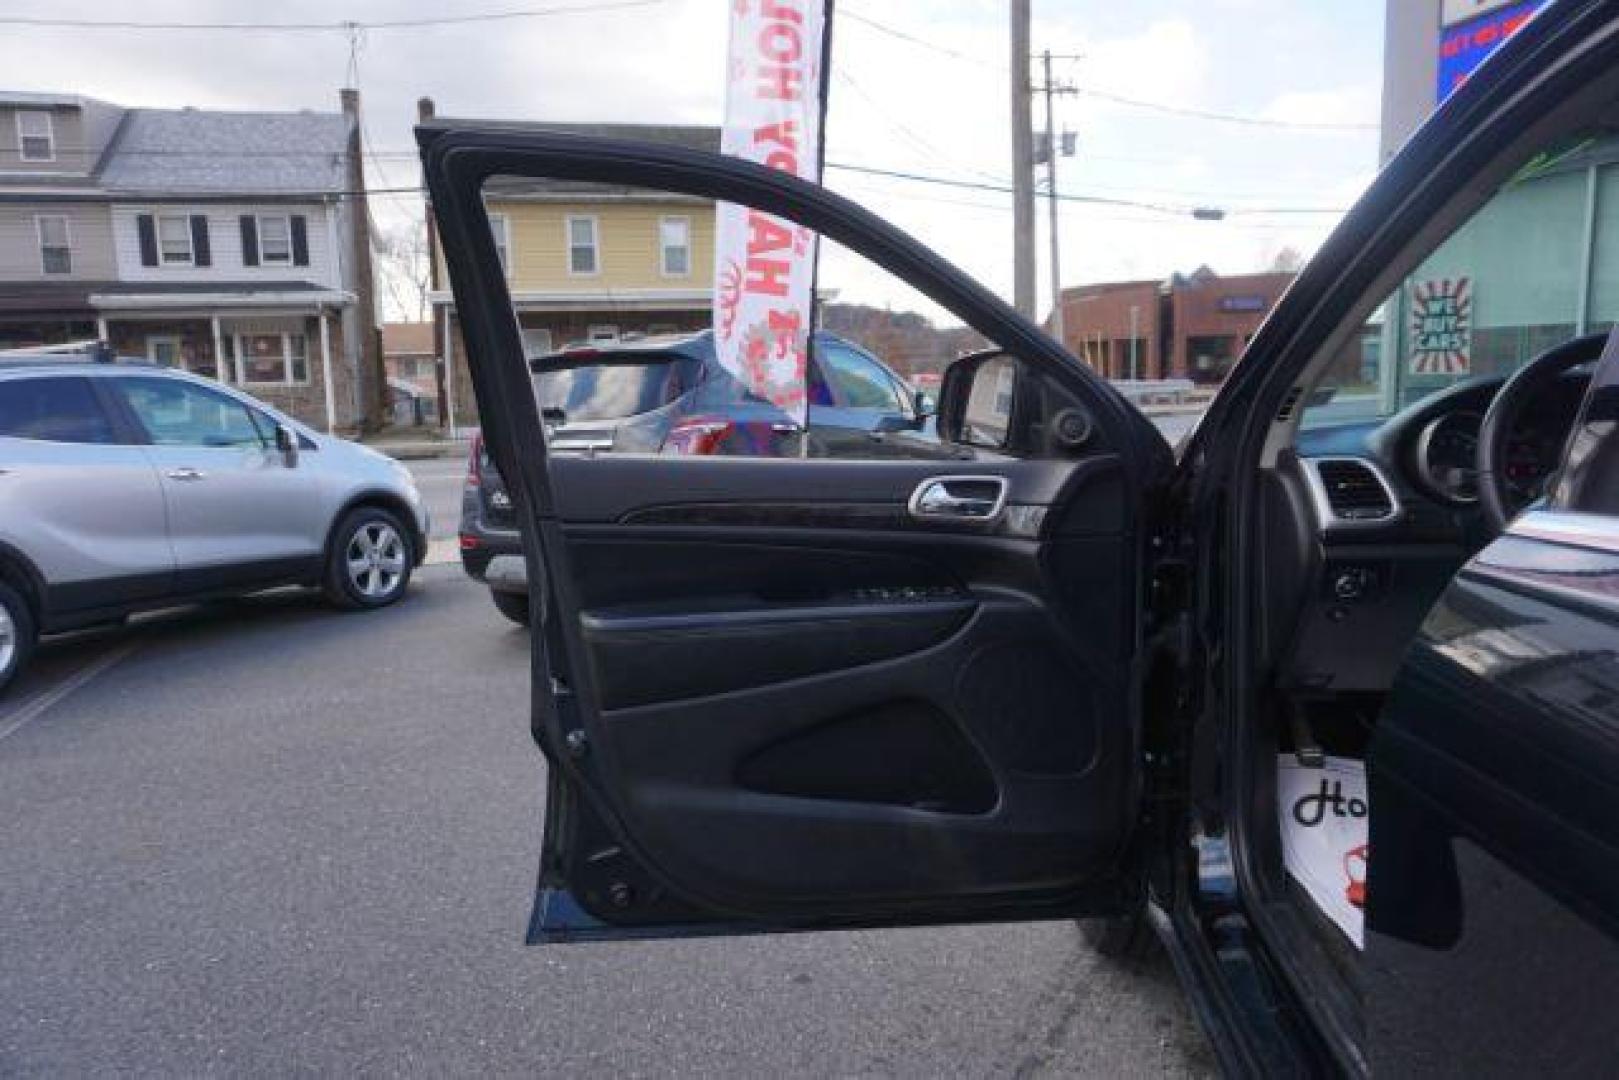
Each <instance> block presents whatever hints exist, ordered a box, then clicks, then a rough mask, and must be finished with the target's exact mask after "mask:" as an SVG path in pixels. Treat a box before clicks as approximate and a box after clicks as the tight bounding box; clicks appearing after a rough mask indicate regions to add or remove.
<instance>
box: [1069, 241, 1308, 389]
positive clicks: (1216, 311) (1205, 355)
mask: <svg viewBox="0 0 1619 1080" xmlns="http://www.w3.org/2000/svg"><path fill="white" fill-rule="evenodd" d="M1293 277H1294V275H1293V274H1292V273H1265V274H1236V275H1231V276H1228V277H1221V276H1220V275H1218V274H1216V273H1215V272H1214V271H1212V270H1210V269H1209V268H1208V267H1206V266H1205V267H1200V268H1199V269H1198V270H1196V271H1195V272H1193V273H1191V274H1175V275H1173V276H1172V277H1170V278H1169V280H1167V281H1117V282H1105V283H1102V284H1096V285H1080V286H1077V287H1075V288H1071V289H1064V290H1063V292H1062V301H1063V325H1064V329H1065V333H1066V338H1067V340H1066V341H1065V342H1064V344H1066V345H1067V346H1068V348H1069V349H1070V350H1071V351H1072V352H1073V353H1074V354H1075V355H1077V356H1079V357H1082V358H1083V359H1084V360H1085V361H1086V362H1087V363H1089V364H1090V365H1091V366H1092V367H1094V368H1096V369H1097V370H1098V371H1100V372H1102V373H1103V374H1104V375H1106V376H1107V377H1108V378H1110V379H1130V378H1136V379H1191V380H1192V381H1194V382H1198V383H1211V384H1212V383H1218V382H1220V381H1221V380H1223V379H1224V378H1225V375H1226V372H1227V371H1229V370H1230V369H1231V365H1232V364H1233V363H1234V362H1235V361H1236V359H1237V357H1239V356H1241V355H1242V351H1243V349H1244V348H1246V347H1247V345H1248V342H1249V341H1250V340H1251V339H1252V338H1253V336H1254V331H1256V330H1258V329H1259V324H1260V323H1262V322H1264V321H1265V317H1266V316H1267V315H1269V314H1270V310H1271V308H1272V307H1274V306H1275V305H1276V301H1277V300H1278V299H1280V298H1281V295H1282V293H1283V292H1285V291H1286V290H1287V287H1288V285H1290V284H1292V281H1293ZM1048 325H1049V321H1048Z"/></svg>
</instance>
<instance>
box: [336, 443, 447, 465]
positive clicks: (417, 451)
mask: <svg viewBox="0 0 1619 1080" xmlns="http://www.w3.org/2000/svg"><path fill="white" fill-rule="evenodd" d="M360 445H361V446H369V447H370V448H371V449H373V450H375V451H376V452H377V453H379V454H387V455H388V456H389V457H391V458H393V459H394V460H395V461H430V460H432V459H433V458H447V457H465V456H466V455H467V451H468V448H469V446H470V444H469V443H464V442H443V443H361V444H360Z"/></svg>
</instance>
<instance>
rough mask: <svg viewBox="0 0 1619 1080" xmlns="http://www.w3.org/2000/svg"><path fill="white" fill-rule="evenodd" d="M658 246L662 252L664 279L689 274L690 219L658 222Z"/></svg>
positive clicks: (670, 218)
mask: <svg viewBox="0 0 1619 1080" xmlns="http://www.w3.org/2000/svg"><path fill="white" fill-rule="evenodd" d="M658 246H659V247H660V248H662V250H663V273H664V276H665V277H685V276H686V275H687V274H689V273H691V218H688V217H666V218H663V219H661V220H660V221H659V222H658Z"/></svg>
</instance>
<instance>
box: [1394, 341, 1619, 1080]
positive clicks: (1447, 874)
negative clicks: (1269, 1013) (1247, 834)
mask: <svg viewBox="0 0 1619 1080" xmlns="http://www.w3.org/2000/svg"><path fill="white" fill-rule="evenodd" d="M1594 341H1595V339H1591V338H1587V339H1583V340H1581V341H1576V342H1574V343H1573V345H1572V347H1564V348H1563V349H1561V350H1554V351H1553V352H1552V353H1550V354H1548V356H1547V358H1546V359H1547V360H1550V361H1554V363H1552V364H1551V365H1550V366H1548V367H1547V372H1548V373H1547V374H1545V375H1539V374H1538V373H1537V371H1536V370H1533V369H1531V370H1527V371H1524V372H1522V373H1520V375H1519V377H1518V378H1516V379H1514V380H1512V382H1510V383H1509V384H1508V385H1507V387H1506V388H1505V389H1503V390H1502V392H1501V393H1502V395H1508V394H1513V395H1515V396H1516V397H1518V398H1522V399H1525V400H1528V399H1529V395H1530V394H1532V393H1533V392H1534V389H1535V387H1536V386H1537V385H1544V384H1545V383H1547V382H1549V381H1554V380H1555V379H1556V378H1557V377H1558V376H1559V375H1560V374H1561V372H1562V370H1563V369H1565V368H1567V367H1568V363H1567V362H1561V363H1557V362H1555V361H1557V356H1558V353H1568V354H1569V360H1571V361H1579V360H1581V359H1589V357H1590V356H1591V355H1592V344H1593V342H1594ZM1497 407H1500V403H1499V402H1498V405H1497ZM1526 407H1527V406H1526ZM1484 482H1489V481H1488V478H1486V479H1485V480H1484ZM1616 735H1619V331H1615V332H1613V333H1612V334H1611V335H1610V336H1609V338H1608V340H1607V344H1606V348H1605V351H1604V352H1603V355H1602V358H1601V360H1600V361H1599V362H1598V363H1597V366H1596V370H1595V372H1594V374H1593V375H1592V378H1591V384H1590V387H1589V389H1588V390H1587V391H1586V397H1585V402H1584V406H1583V408H1582V410H1581V414H1580V418H1579V421H1578V422H1577V424H1576V425H1575V428H1574V430H1573V432H1572V433H1571V434H1570V436H1569V439H1568V443H1567V446H1566V449H1565V450H1564V455H1563V465H1562V469H1561V474H1560V476H1559V478H1558V479H1557V480H1556V482H1555V483H1553V484H1552V485H1551V490H1550V493H1549V495H1548V496H1547V498H1546V499H1544V500H1542V502H1541V504H1540V505H1537V506H1534V507H1532V508H1530V509H1529V510H1527V511H1525V512H1524V513H1522V514H1521V515H1519V516H1517V517H1516V518H1515V519H1513V520H1512V521H1511V523H1510V524H1509V525H1508V526H1507V528H1506V531H1505V532H1504V533H1502V534H1501V536H1500V537H1499V538H1498V539H1497V540H1496V541H1495V542H1494V543H1492V544H1490V545H1489V546H1488V547H1486V548H1485V549H1484V550H1483V551H1481V552H1479V553H1478V554H1477V555H1476V556H1474V557H1473V559H1472V560H1470V561H1469V562H1468V564H1467V565H1466V566H1465V567H1464V568H1463V569H1462V571H1461V573H1460V574H1458V575H1457V576H1456V577H1455V579H1454V580H1452V582H1451V583H1450V586H1449V588H1448V589H1447V590H1446V592H1445V594H1444V596H1443V598H1442V599H1441V600H1440V602H1439V604H1438V605H1437V606H1436V607H1435V608H1434V609H1433V611H1432V612H1430V613H1429V615H1428V618H1427V621H1426V622H1425V623H1424V625H1423V628H1422V632H1421V633H1420V634H1419V635H1418V637H1417V639H1416V641H1415V642H1414V643H1413V645H1412V646H1411V648H1410V650H1409V651H1408V652H1407V653H1406V656H1405V660H1404V663H1403V665H1402V667H1401V671H1400V675H1399V678H1398V681H1397V682H1396V683H1395V685H1394V688H1393V691H1392V692H1391V694H1390V696H1389V702H1388V706H1387V708H1386V709H1385V710H1384V713H1383V715H1382V716H1381V717H1380V718H1379V721H1378V728H1377V734H1376V737H1375V739H1374V740H1373V744H1372V754H1371V762H1370V776H1371V780H1372V786H1371V806H1372V817H1371V850H1372V852H1373V856H1372V859H1371V869H1370V876H1369V878H1368V882H1367V885H1368V896H1369V905H1368V911H1367V927H1368V929H1369V930H1370V931H1371V934H1370V936H1369V940H1368V953H1367V955H1368V959H1369V960H1370V961H1371V963H1370V964H1369V966H1368V971H1369V978H1368V980H1367V983H1366V1003H1367V1025H1368V1031H1369V1033H1370V1035H1371V1048H1372V1064H1373V1066H1374V1068H1375V1069H1376V1070H1377V1071H1379V1072H1387V1073H1389V1074H1395V1075H1416V1074H1421V1073H1425V1072H1433V1071H1443V1072H1446V1073H1453V1074H1456V1075H1464V1074H1465V1075H1481V1074H1493V1075H1513V1074H1520V1073H1523V1072H1525V1071H1534V1070H1536V1069H1538V1068H1542V1067H1543V1066H1544V1063H1545V1062H1549V1061H1550V1062H1556V1063H1557V1068H1558V1070H1559V1071H1560V1072H1562V1073H1564V1074H1566V1075H1596V1074H1599V1073H1606V1072H1609V1071H1611V1069H1612V1067H1613V1061H1614V1054H1615V1051H1616V1041H1615V1037H1614V1033H1613V1027H1612V1023H1611V1021H1612V1016H1613V1008H1614V1005H1613V1003H1614V1000H1615V997H1616V996H1619V814H1616V807H1619V779H1616V778H1619V739H1616Z"/></svg>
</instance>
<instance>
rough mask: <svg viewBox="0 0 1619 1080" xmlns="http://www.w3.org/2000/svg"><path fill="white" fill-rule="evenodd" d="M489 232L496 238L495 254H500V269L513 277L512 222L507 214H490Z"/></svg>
mask: <svg viewBox="0 0 1619 1080" xmlns="http://www.w3.org/2000/svg"><path fill="white" fill-rule="evenodd" d="M489 232H490V234H491V235H493V236H494V238H495V254H496V255H498V256H500V269H501V270H502V271H503V272H504V273H505V274H506V276H507V277H511V274H512V260H511V255H510V254H509V253H510V251H511V245H512V239H511V223H510V222H509V221H508V220H507V218H506V215H505V214H490V215H489Z"/></svg>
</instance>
